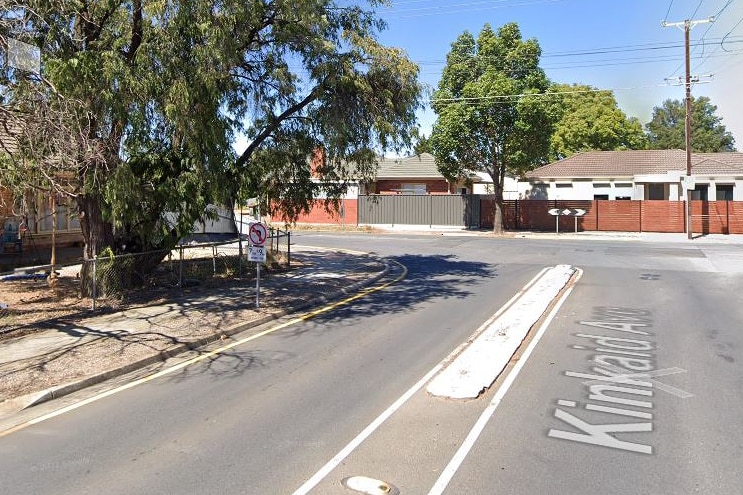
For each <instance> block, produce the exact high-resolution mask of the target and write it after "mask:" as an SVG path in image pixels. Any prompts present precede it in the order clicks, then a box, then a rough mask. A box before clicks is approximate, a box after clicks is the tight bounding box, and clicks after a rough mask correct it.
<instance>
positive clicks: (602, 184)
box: [593, 182, 611, 189]
mask: <svg viewBox="0 0 743 495" xmlns="http://www.w3.org/2000/svg"><path fill="white" fill-rule="evenodd" d="M603 187H606V188H608V187H611V185H610V184H609V183H608V182H594V183H593V188H594V189H601V188H603Z"/></svg>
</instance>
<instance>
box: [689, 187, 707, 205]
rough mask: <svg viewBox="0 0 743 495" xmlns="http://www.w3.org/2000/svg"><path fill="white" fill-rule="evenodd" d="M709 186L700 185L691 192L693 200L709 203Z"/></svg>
mask: <svg viewBox="0 0 743 495" xmlns="http://www.w3.org/2000/svg"><path fill="white" fill-rule="evenodd" d="M707 191H708V186H707V184H699V185H698V186H696V187H695V188H694V189H693V190H692V191H691V199H693V200H702V201H707V199H708V198H707Z"/></svg>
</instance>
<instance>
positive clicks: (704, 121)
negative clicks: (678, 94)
mask: <svg viewBox="0 0 743 495" xmlns="http://www.w3.org/2000/svg"><path fill="white" fill-rule="evenodd" d="M716 111H717V106H715V105H713V104H712V102H711V100H710V99H709V98H707V97H706V96H700V97H699V98H694V97H692V99H691V149H692V151H695V152H697V153H716V152H722V151H735V138H733V135H732V134H731V133H730V132H728V131H727V130H726V129H725V126H724V125H723V124H722V117H719V116H717V115H716V114H715V112H716ZM645 129H646V131H647V135H648V143H649V146H650V148H651V149H655V150H670V149H686V105H685V103H684V102H683V101H679V100H670V99H669V100H666V101H664V102H663V104H662V105H661V106H660V107H654V108H653V116H652V120H651V121H650V122H648V123H647V124H645Z"/></svg>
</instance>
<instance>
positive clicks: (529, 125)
mask: <svg viewBox="0 0 743 495" xmlns="http://www.w3.org/2000/svg"><path fill="white" fill-rule="evenodd" d="M540 55H541V49H540V47H539V43H537V41H536V40H534V39H530V40H523V39H522V37H521V32H520V30H519V27H518V26H517V25H516V24H514V23H510V24H506V25H504V26H502V27H501V28H499V29H498V30H497V31H493V29H492V28H491V27H490V26H489V25H487V24H486V25H485V26H484V27H483V29H482V30H481V31H480V34H479V36H478V37H477V39H475V38H474V37H473V36H472V35H471V34H470V33H469V32H464V33H462V34H461V35H460V36H459V37H458V38H457V39H456V41H454V43H452V45H451V50H450V51H449V54H448V55H447V59H446V66H445V67H444V70H443V73H442V76H441V81H440V83H439V87H438V89H437V90H436V92H435V93H434V96H433V102H432V107H433V110H434V112H436V115H437V120H436V122H435V123H434V125H433V130H432V133H431V137H430V146H431V149H432V150H433V154H434V156H435V157H436V161H437V164H438V166H439V169H440V171H441V172H442V173H443V174H444V176H446V177H447V178H448V179H449V180H456V179H461V178H465V177H467V176H468V175H469V174H470V173H471V172H474V171H483V172H486V173H487V174H488V175H489V176H490V177H491V179H492V181H493V186H494V191H495V198H496V200H495V206H494V208H495V210H494V219H495V220H494V226H493V230H494V232H496V233H500V232H502V230H503V184H504V180H505V176H506V174H511V175H516V176H518V175H521V174H523V173H524V172H525V171H528V170H531V169H533V168H535V167H537V166H539V165H541V164H543V163H545V162H546V160H547V156H548V151H549V143H550V141H549V137H550V135H551V134H552V123H553V119H554V116H553V115H552V112H551V110H552V109H551V107H550V105H548V104H547V103H545V99H544V98H543V96H542V95H543V93H544V92H545V91H546V90H547V89H548V87H549V81H548V80H547V77H546V75H545V73H544V71H543V70H542V69H541V68H540V67H539V58H540Z"/></svg>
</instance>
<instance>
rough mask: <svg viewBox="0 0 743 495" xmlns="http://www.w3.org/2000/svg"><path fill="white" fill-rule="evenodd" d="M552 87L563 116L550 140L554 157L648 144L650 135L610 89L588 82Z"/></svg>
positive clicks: (556, 158) (552, 157)
mask: <svg viewBox="0 0 743 495" xmlns="http://www.w3.org/2000/svg"><path fill="white" fill-rule="evenodd" d="M552 91H555V92H557V93H559V95H558V98H557V99H556V104H557V106H558V114H559V116H560V118H559V120H558V121H557V124H556V125H555V130H554V133H553V134H552V141H551V144H550V158H551V160H559V159H562V158H566V157H569V156H571V155H573V154H575V153H578V152H580V151H615V150H637V149H645V148H647V138H646V137H645V133H644V132H643V129H642V124H640V121H639V120H638V119H637V118H634V117H632V118H628V117H627V115H626V114H625V113H624V112H622V111H621V110H620V109H619V107H618V106H617V102H616V100H615V99H614V95H613V94H612V92H611V91H599V90H597V89H596V88H593V87H591V86H586V85H578V84H573V85H568V84H556V85H554V86H553V87H552Z"/></svg>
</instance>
